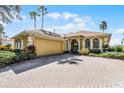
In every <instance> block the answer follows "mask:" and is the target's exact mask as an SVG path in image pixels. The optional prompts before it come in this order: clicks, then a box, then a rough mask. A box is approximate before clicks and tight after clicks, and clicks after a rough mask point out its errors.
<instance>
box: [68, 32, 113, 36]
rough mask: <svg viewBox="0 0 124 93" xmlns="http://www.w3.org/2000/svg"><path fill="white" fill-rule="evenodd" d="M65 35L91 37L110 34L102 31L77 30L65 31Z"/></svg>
mask: <svg viewBox="0 0 124 93" xmlns="http://www.w3.org/2000/svg"><path fill="white" fill-rule="evenodd" d="M66 36H67V37H73V36H83V37H92V36H111V34H110V33H103V32H92V31H78V32H70V33H67V34H66Z"/></svg>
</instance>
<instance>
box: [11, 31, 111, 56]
mask: <svg viewBox="0 0 124 93" xmlns="http://www.w3.org/2000/svg"><path fill="white" fill-rule="evenodd" d="M12 38H13V39H14V47H15V49H24V48H25V47H27V46H29V45H34V46H35V47H36V52H37V54H38V55H49V54H57V53H63V52H64V51H66V50H68V51H70V52H73V51H76V52H79V51H80V50H81V49H82V48H88V49H100V50H101V51H102V50H103V47H104V46H108V45H109V42H110V38H111V34H110V33H102V32H91V31H79V32H71V33H68V34H66V35H65V36H64V37H62V36H61V35H60V34H57V33H54V32H50V31H46V30H35V31H34V30H25V31H23V32H21V33H19V34H17V35H15V36H14V37H12Z"/></svg>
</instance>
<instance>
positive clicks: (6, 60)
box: [0, 51, 15, 66]
mask: <svg viewBox="0 0 124 93" xmlns="http://www.w3.org/2000/svg"><path fill="white" fill-rule="evenodd" d="M14 57H15V53H14V52H10V51H0V66H4V65H6V64H10V63H12V62H13V59H14Z"/></svg>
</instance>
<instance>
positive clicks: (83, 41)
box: [82, 39, 85, 49]
mask: <svg viewBox="0 0 124 93" xmlns="http://www.w3.org/2000/svg"><path fill="white" fill-rule="evenodd" d="M82 43H83V49H84V48H85V39H83V40H82Z"/></svg>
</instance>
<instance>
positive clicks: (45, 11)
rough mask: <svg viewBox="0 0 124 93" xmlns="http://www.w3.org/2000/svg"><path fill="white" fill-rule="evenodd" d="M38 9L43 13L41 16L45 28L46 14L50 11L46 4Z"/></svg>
mask: <svg viewBox="0 0 124 93" xmlns="http://www.w3.org/2000/svg"><path fill="white" fill-rule="evenodd" d="M38 11H39V12H40V13H41V17H42V24H41V29H42V30H43V24H44V16H45V15H46V14H47V13H48V11H47V8H46V7H45V6H40V7H39V8H38Z"/></svg>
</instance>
